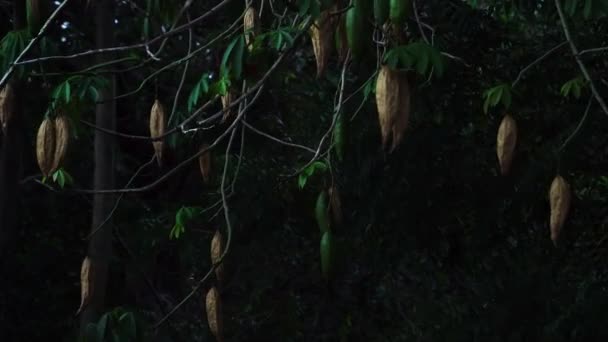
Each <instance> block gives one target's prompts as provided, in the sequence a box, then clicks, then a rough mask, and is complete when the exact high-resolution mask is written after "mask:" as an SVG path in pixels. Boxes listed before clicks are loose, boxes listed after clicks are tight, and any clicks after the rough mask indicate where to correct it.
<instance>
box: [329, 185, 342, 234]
mask: <svg viewBox="0 0 608 342" xmlns="http://www.w3.org/2000/svg"><path fill="white" fill-rule="evenodd" d="M328 193H329V209H330V211H331V217H332V219H333V221H334V223H335V224H336V225H341V224H342V201H341V200H340V192H338V187H337V186H335V185H334V186H332V187H330V188H329V190H328Z"/></svg>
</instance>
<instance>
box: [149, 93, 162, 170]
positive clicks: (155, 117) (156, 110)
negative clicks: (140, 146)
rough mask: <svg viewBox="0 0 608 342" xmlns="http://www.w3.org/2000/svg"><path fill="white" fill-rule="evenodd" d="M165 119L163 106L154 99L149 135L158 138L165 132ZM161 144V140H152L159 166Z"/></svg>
mask: <svg viewBox="0 0 608 342" xmlns="http://www.w3.org/2000/svg"><path fill="white" fill-rule="evenodd" d="M165 120H166V119H165V108H164V106H163V105H162V103H160V101H159V100H158V99H157V100H155V101H154V104H153V105H152V110H151V111H150V137H152V138H158V137H160V136H162V135H163V134H165ZM163 145H164V144H163V141H162V140H155V141H153V142H152V146H153V147H154V154H155V155H156V161H157V162H158V165H159V166H161V165H162V160H163V147H164V146H163Z"/></svg>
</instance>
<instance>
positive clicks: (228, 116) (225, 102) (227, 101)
mask: <svg viewBox="0 0 608 342" xmlns="http://www.w3.org/2000/svg"><path fill="white" fill-rule="evenodd" d="M237 97H238V95H237V93H236V91H235V90H233V89H232V88H230V89H228V92H226V95H222V108H223V109H224V116H223V117H222V123H224V122H227V121H229V120H232V118H233V116H234V114H235V113H236V112H237V111H238V107H237V106H235V107H232V108H229V107H230V105H231V104H232V102H233V101H234V100H235V99H236V98H237ZM235 108H236V109H237V110H235Z"/></svg>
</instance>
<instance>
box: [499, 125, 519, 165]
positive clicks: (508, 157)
mask: <svg viewBox="0 0 608 342" xmlns="http://www.w3.org/2000/svg"><path fill="white" fill-rule="evenodd" d="M516 145H517V123H516V122H515V119H513V116H511V115H509V114H507V115H505V116H504V117H503V119H502V122H501V123H500V126H499V127H498V134H497V135H496V154H497V156H498V163H499V165H500V173H501V174H502V175H503V176H504V175H506V174H508V173H509V170H510V169H511V164H512V163H513V156H514V155H515V146H516Z"/></svg>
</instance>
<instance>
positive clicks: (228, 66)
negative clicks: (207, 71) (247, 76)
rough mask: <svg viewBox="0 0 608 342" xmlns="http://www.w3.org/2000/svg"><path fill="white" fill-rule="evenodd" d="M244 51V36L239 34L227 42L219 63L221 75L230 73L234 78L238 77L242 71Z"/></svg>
mask: <svg viewBox="0 0 608 342" xmlns="http://www.w3.org/2000/svg"><path fill="white" fill-rule="evenodd" d="M244 52H245V37H244V36H243V35H239V36H237V37H236V38H234V39H233V40H232V41H231V42H230V44H228V47H226V51H225V52H224V56H223V57H222V63H221V65H220V73H221V74H222V75H226V74H230V76H232V77H234V79H237V80H238V79H240V78H241V75H242V71H243V55H244Z"/></svg>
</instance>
